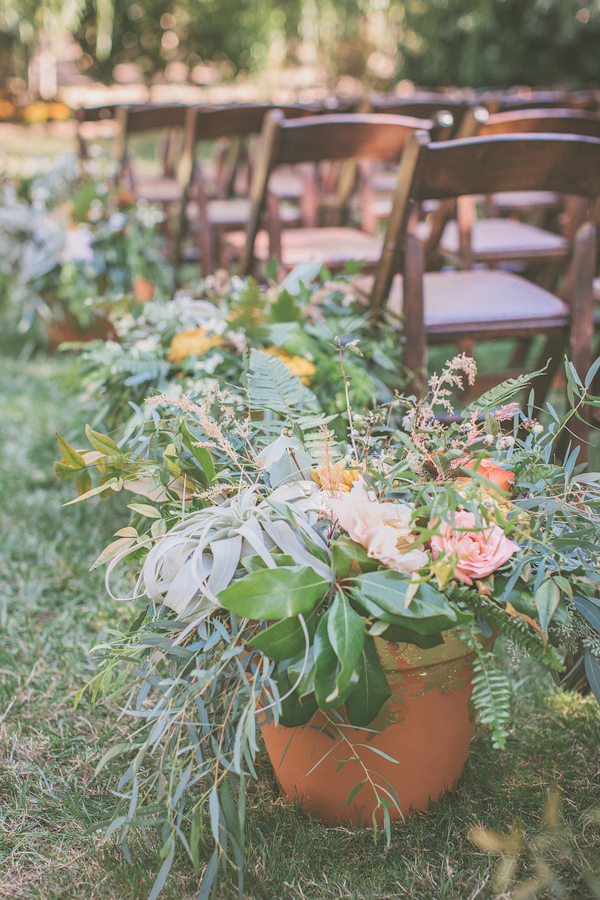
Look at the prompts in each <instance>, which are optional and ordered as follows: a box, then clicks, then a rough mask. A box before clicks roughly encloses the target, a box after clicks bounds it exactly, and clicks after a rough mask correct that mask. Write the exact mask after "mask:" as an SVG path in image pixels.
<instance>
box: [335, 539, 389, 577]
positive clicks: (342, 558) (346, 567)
mask: <svg viewBox="0 0 600 900" xmlns="http://www.w3.org/2000/svg"><path fill="white" fill-rule="evenodd" d="M331 565H332V568H334V569H335V574H336V576H337V577H338V578H353V577H355V576H357V575H362V574H363V573H364V572H375V571H376V570H377V569H379V568H380V566H381V563H380V562H378V560H376V559H371V557H370V556H369V555H368V553H367V551H366V550H365V548H364V547H362V546H361V545H360V544H357V543H356V541H353V540H351V539H350V538H349V537H346V536H345V535H342V536H341V537H338V538H336V540H335V541H334V542H333V544H332V545H331Z"/></svg>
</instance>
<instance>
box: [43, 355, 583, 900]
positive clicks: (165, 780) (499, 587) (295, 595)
mask: <svg viewBox="0 0 600 900" xmlns="http://www.w3.org/2000/svg"><path fill="white" fill-rule="evenodd" d="M338 350H339V356H340V365H341V372H342V375H341V377H342V378H344V353H345V351H344V349H343V348H342V347H341V346H339V347H338ZM599 365H600V360H599V361H598V363H597V364H595V366H594V367H593V371H591V372H590V373H589V375H588V377H587V379H586V385H590V384H591V381H592V379H593V376H594V373H595V371H596V370H597V368H598V367H599ZM566 371H567V380H568V384H569V392H570V396H571V397H572V398H573V406H572V408H571V409H569V411H568V413H567V414H566V415H564V416H563V417H560V416H559V415H558V414H557V413H556V412H555V411H554V409H553V408H551V407H549V410H548V412H547V413H545V414H544V415H545V416H546V419H547V422H549V424H546V425H545V426H542V425H541V424H540V423H539V421H538V420H537V419H536V418H535V417H534V409H533V405H532V403H533V401H532V399H531V398H530V402H529V405H528V407H527V408H526V409H522V408H521V407H520V406H519V404H518V402H517V398H518V397H521V396H523V392H524V389H525V388H526V386H527V383H528V382H527V379H526V378H525V377H523V378H520V379H516V380H512V381H509V382H506V383H504V384H503V385H500V386H499V387H497V388H495V389H493V390H492V391H490V392H488V393H487V394H484V395H483V396H482V397H480V399H479V400H478V401H476V402H475V403H473V404H472V405H471V406H469V407H467V408H466V409H465V410H464V411H463V412H462V414H461V416H458V417H456V416H455V417H454V419H453V417H452V416H448V414H449V413H450V412H451V409H452V408H451V405H450V396H451V392H452V391H453V390H455V389H457V388H458V387H460V385H461V381H462V378H463V377H467V378H468V379H469V381H470V382H471V383H472V382H473V379H474V376H475V366H474V363H473V361H472V360H470V359H468V358H466V357H464V356H461V357H457V358H455V359H454V360H452V361H451V362H450V363H449V364H448V365H447V367H446V368H445V369H444V371H443V372H442V374H441V375H440V376H436V377H434V378H433V379H432V380H431V382H430V389H429V393H428V394H427V396H426V397H425V398H424V399H422V400H418V399H416V398H414V397H412V398H402V397H399V396H398V397H396V398H395V399H394V401H393V402H392V403H390V404H388V405H387V406H384V407H381V408H378V409H376V410H374V411H372V412H370V413H364V414H361V413H360V412H356V411H354V410H352V409H351V408H350V404H349V408H348V411H347V417H348V441H347V442H339V441H336V440H335V439H334V438H333V437H332V433H333V432H332V430H331V423H330V419H328V418H327V417H325V416H324V415H323V414H322V413H321V412H320V410H319V408H318V405H317V403H316V400H315V396H314V394H313V393H312V392H311V390H310V389H309V388H308V387H307V386H306V385H303V384H302V383H301V381H300V379H298V378H296V377H294V376H292V375H291V374H290V372H289V370H288V369H287V368H286V367H285V365H284V364H283V362H282V361H281V360H280V359H277V358H274V357H271V356H269V355H268V354H265V353H261V352H259V351H252V352H251V354H249V356H248V358H247V360H246V370H245V373H244V378H243V392H242V393H243V400H242V401H240V399H239V397H240V391H236V395H235V396H230V395H228V394H226V393H223V392H221V391H219V390H211V391H208V392H207V393H205V394H204V395H203V396H200V395H199V396H197V397H194V398H193V399H190V398H188V397H181V398H179V399H178V400H175V401H173V400H169V399H168V398H162V399H161V398H158V399H155V400H153V401H152V402H151V416H150V417H149V418H148V417H146V418H145V420H143V421H141V422H140V424H139V426H137V427H135V428H130V429H129V431H128V432H127V434H126V435H124V437H123V439H122V440H121V441H120V442H119V443H118V444H117V443H116V442H115V441H113V440H112V439H111V438H109V437H107V436H106V435H102V434H100V433H98V432H95V431H92V430H91V429H89V428H88V429H87V434H88V438H89V440H90V442H91V445H92V449H88V450H85V451H83V450H81V451H80V450H76V449H74V448H73V447H71V446H70V445H69V444H67V443H66V442H65V441H64V440H63V439H62V438H60V439H59V442H60V446H61V450H62V454H63V456H62V459H61V460H60V462H58V463H57V464H56V470H57V474H58V476H59V477H60V478H70V477H76V478H77V487H78V492H79V497H78V498H77V500H75V501H72V502H77V501H81V500H86V499H88V498H90V497H93V496H95V495H100V496H101V497H107V496H111V495H112V494H113V493H114V492H118V491H121V490H126V491H130V492H131V493H132V494H133V495H134V498H133V501H132V502H131V503H130V510H131V512H132V518H131V521H130V524H129V525H127V526H126V527H124V528H122V529H120V531H119V532H118V533H117V535H116V540H115V541H114V542H113V543H112V544H111V545H110V546H109V547H107V548H106V549H105V550H104V551H103V553H102V554H101V555H100V557H99V559H98V560H97V562H96V565H100V564H106V566H107V585H108V589H109V591H110V592H111V594H112V596H113V597H114V599H116V600H118V599H127V600H129V601H130V602H132V603H134V604H135V610H136V613H135V621H134V622H133V624H132V625H131V627H130V629H129V631H128V632H127V633H125V634H121V633H114V634H113V635H112V637H111V639H110V640H107V641H105V642H104V643H103V644H102V645H100V646H99V647H98V648H97V649H96V654H97V660H98V666H99V672H98V675H97V676H96V678H94V680H93V681H92V682H91V684H90V685H88V690H91V691H92V693H93V695H94V696H98V695H106V694H110V695H111V696H112V697H113V698H116V699H118V700H119V702H120V703H121V704H122V709H123V715H124V717H125V718H126V719H127V718H129V719H130V720H131V722H132V729H131V733H130V734H129V735H128V736H127V737H126V739H125V740H124V741H122V742H120V743H118V744H116V745H115V746H113V747H112V748H111V749H110V750H109V752H108V753H107V754H106V756H105V757H104V758H103V760H102V762H101V764H100V767H99V768H102V766H104V765H108V764H110V765H114V764H115V760H117V759H118V761H119V764H121V765H122V766H123V774H122V777H121V778H120V781H119V782H118V788H117V791H116V794H117V797H118V798H119V799H118V809H117V811H116V814H115V818H114V821H113V823H112V825H111V827H110V829H109V830H110V832H111V833H116V834H117V835H118V838H119V841H120V842H121V844H122V845H123V847H124V848H125V849H127V842H128V836H129V832H130V830H131V829H132V828H133V827H134V824H135V823H139V822H143V823H145V825H148V824H151V823H154V824H155V825H156V827H157V829H158V831H159V833H160V836H161V840H162V853H161V856H162V860H163V862H162V865H161V868H160V871H159V874H158V878H157V881H156V883H155V886H154V889H153V891H152V895H151V896H152V898H155V897H156V896H158V893H159V892H160V890H161V888H162V885H163V884H164V882H165V880H166V878H167V876H168V872H169V870H170V868H171V866H172V864H173V860H174V859H175V850H176V846H177V845H181V846H182V847H183V848H184V849H185V852H186V853H188V854H189V856H190V858H191V860H192V862H193V864H194V866H195V867H196V870H197V873H198V875H199V876H200V875H201V876H202V887H201V896H203V897H207V896H209V894H210V892H211V890H212V889H213V888H214V886H215V884H216V878H217V872H218V871H219V870H220V869H221V867H222V865H225V864H226V863H229V864H230V865H231V866H232V867H233V868H234V869H235V870H236V871H237V875H238V878H239V881H240V891H241V883H242V873H243V823H244V817H245V785H246V781H247V779H248V778H254V777H256V768H255V761H256V757H257V754H258V753H259V752H260V746H261V745H260V726H261V724H262V723H264V722H266V721H268V720H269V719H273V720H274V721H275V722H276V723H281V724H283V725H300V724H302V723H306V722H309V721H310V719H311V717H312V716H313V714H314V713H315V711H316V710H321V711H322V712H323V713H324V715H325V716H326V719H327V723H328V727H329V728H331V730H332V731H333V732H334V733H335V732H336V730H337V731H339V729H341V728H343V727H344V725H345V724H347V723H351V724H352V725H354V726H358V727H361V728H365V729H368V726H369V723H370V722H372V720H373V719H374V718H375V716H376V715H377V712H378V710H379V709H380V708H381V706H382V704H383V703H384V702H385V701H386V699H387V698H388V696H389V687H388V684H387V681H386V676H385V674H384V672H383V669H382V667H381V665H380V663H379V659H378V655H377V650H376V639H377V640H378V641H380V640H383V641H393V642H403V643H408V644H411V645H414V646H416V647H417V648H423V649H427V648H431V647H435V646H436V645H438V644H440V643H441V642H442V640H443V637H444V635H445V634H447V633H448V632H452V634H453V635H455V636H458V637H459V638H460V640H461V641H463V642H464V643H465V644H466V646H467V647H468V648H469V651H470V652H471V653H472V655H473V657H474V663H473V672H474V674H473V694H472V698H473V701H474V704H475V707H476V709H477V711H478V713H479V716H480V718H481V719H482V720H483V722H485V723H487V724H488V725H489V727H490V731H491V740H492V742H493V744H494V746H496V747H500V748H501V747H504V746H505V745H506V742H507V740H510V736H509V724H510V722H509V690H508V684H507V680H506V676H505V674H504V673H503V671H502V670H501V669H500V668H499V667H498V666H497V664H496V662H495V659H494V656H493V653H492V651H491V650H490V649H489V648H490V641H489V637H490V634H496V635H504V636H505V637H506V638H508V639H509V640H510V641H511V643H512V645H513V649H514V652H515V653H516V652H522V653H524V654H527V655H529V656H530V657H533V658H534V659H535V660H538V661H539V663H540V664H542V665H544V666H546V667H550V669H551V670H552V671H553V672H554V674H555V677H556V679H557V680H558V681H560V680H561V679H563V680H564V681H565V683H566V684H571V683H572V682H573V680H574V679H575V680H576V679H577V678H579V679H580V678H581V676H582V674H583V672H584V670H585V672H586V673H587V677H588V679H589V683H590V684H591V687H592V689H593V690H594V691H595V693H596V695H597V696H598V697H600V663H599V658H600V640H599V638H598V632H599V631H600V602H599V600H598V585H599V583H600V575H599V572H598V549H599V543H600V541H599V532H600V519H599V516H598V512H599V493H598V479H599V477H600V476H598V475H592V474H588V473H586V472H585V469H584V467H583V466H578V465H577V462H576V459H577V450H576V449H574V450H571V449H569V450H568V451H567V455H566V458H565V461H564V464H561V465H559V464H557V463H555V462H554V458H553V452H554V450H553V448H554V447H555V446H556V444H557V441H561V439H562V437H563V435H565V434H566V433H567V430H568V422H569V418H570V417H571V416H573V415H577V416H579V415H582V414H583V410H584V408H585V407H586V406H588V407H589V406H590V405H591V406H592V407H593V406H595V407H598V405H600V398H595V397H591V396H589V392H588V390H587V387H584V385H583V384H582V383H581V381H580V380H579V378H578V377H577V376H576V375H575V374H574V370H573V369H572V368H571V367H570V366H569V365H567V367H566ZM440 412H442V413H445V414H446V418H445V421H450V424H441V422H440V418H441V417H440V416H439V415H438V414H439V413H440ZM455 419H456V421H455ZM94 473H95V474H94ZM92 476H94V477H92ZM123 567H124V569H123ZM117 569H119V570H120V571H121V576H120V578H121V581H120V582H119V583H123V578H125V576H126V573H127V572H130V573H132V577H133V581H131V582H126V583H130V584H131V587H130V588H129V589H128V592H125V591H124V590H121V592H120V593H121V594H123V593H124V594H125V596H124V597H122V596H119V595H117V594H116V593H115V590H116V589H115V587H114V584H115V583H116V582H115V573H116V570H117ZM482 637H485V638H486V641H483V640H482ZM565 654H566V655H567V657H568V659H569V660H570V663H569V667H568V669H566V668H565V665H564V663H563V662H562V659H563V656H564V655H565ZM373 783H374V785H375V782H373ZM374 790H375V792H376V793H377V790H378V789H377V787H376V786H374ZM376 799H377V803H378V804H379V805H380V806H381V807H382V812H383V818H384V819H385V817H386V815H387V814H388V812H389V806H390V803H393V797H392V799H391V800H390V798H389V796H388V797H387V799H386V797H385V796H384V793H383V792H381V793H379V794H378V795H377V798H376ZM388 825H389V822H388ZM386 830H388V832H389V828H388V829H386ZM210 834H212V838H213V840H214V851H213V852H212V855H211V856H210V858H208V857H206V856H205V855H204V850H203V848H204V847H205V837H206V836H207V835H210Z"/></svg>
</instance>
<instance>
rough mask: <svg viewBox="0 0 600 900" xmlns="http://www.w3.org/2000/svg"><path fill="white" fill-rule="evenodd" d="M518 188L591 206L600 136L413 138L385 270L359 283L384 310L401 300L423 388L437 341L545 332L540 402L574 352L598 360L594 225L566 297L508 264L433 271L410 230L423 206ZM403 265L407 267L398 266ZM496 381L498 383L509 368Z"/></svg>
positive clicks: (598, 188) (579, 244)
mask: <svg viewBox="0 0 600 900" xmlns="http://www.w3.org/2000/svg"><path fill="white" fill-rule="evenodd" d="M508 190H550V191H557V192H559V193H567V194H573V195H577V196H579V197H582V198H585V199H586V200H587V201H588V203H590V206H591V202H592V201H593V200H594V199H596V198H598V196H600V140H598V139H596V138H590V137H576V136H572V135H561V136H553V135H547V134H543V135H536V136H530V135H511V136H507V135H499V136H491V137H487V138H471V139H465V140H459V141H449V142H440V143H433V142H432V141H431V139H430V137H429V135H427V134H426V133H423V132H420V133H418V134H415V135H413V136H411V137H410V138H409V140H408V143H407V146H406V150H405V151H404V154H403V157H402V161H401V164H400V170H399V176H398V187H397V190H396V196H395V200H394V208H393V210H392V214H391V216H390V219H389V220H388V226H387V231H386V236H385V239H384V244H383V251H382V255H381V259H380V261H379V265H378V267H377V273H376V276H375V278H374V279H371V280H370V282H369V281H368V280H366V279H362V282H361V283H359V287H360V289H361V290H362V291H365V292H366V291H367V290H370V304H371V310H372V315H373V316H374V317H375V316H378V315H379V314H380V312H381V310H382V308H383V306H384V304H385V303H388V304H389V305H390V306H392V307H394V308H396V309H398V310H399V309H401V311H402V315H403V319H404V340H405V353H406V365H407V367H408V369H409V370H410V372H411V373H412V379H413V384H412V388H413V389H414V390H417V391H418V392H422V391H423V390H424V384H425V382H426V372H427V345H428V343H454V344H460V343H461V342H462V341H463V340H464V338H465V337H467V338H469V339H471V340H473V341H488V340H496V339H505V338H517V339H521V338H531V337H537V336H538V335H543V336H544V337H545V342H544V346H543V348H542V351H541V353H540V355H539V363H540V364H541V365H544V364H545V363H546V362H547V361H548V360H550V362H549V364H548V366H547V369H546V372H545V374H544V376H543V377H541V378H539V379H538V382H537V385H536V393H537V401H538V403H540V402H542V400H543V398H544V397H545V395H546V392H547V391H548V389H549V386H550V384H551V382H552V379H553V377H554V375H555V373H556V371H557V369H558V367H559V366H560V364H561V360H562V357H563V354H564V352H565V351H567V352H568V353H569V355H570V358H571V360H572V361H573V363H574V365H575V367H576V368H577V370H578V372H580V373H585V371H586V370H587V368H588V367H589V365H590V362H591V348H592V334H593V301H592V279H593V274H594V267H595V229H594V228H593V226H591V225H590V224H586V225H584V226H582V228H581V229H580V231H579V232H578V235H577V237H576V239H575V242H574V246H573V250H572V254H571V258H570V266H569V272H568V278H567V281H566V287H565V291H564V295H563V296H562V297H558V296H556V295H555V294H552V293H550V292H549V291H546V290H544V289H543V288H541V287H539V286H538V285H535V284H533V283H531V282H530V281H527V280H526V279H524V278H521V277H519V276H517V275H514V274H512V273H508V272H504V271H499V270H491V271H462V272H430V273H424V253H423V246H422V244H421V242H420V241H419V240H418V239H417V238H416V237H415V236H414V235H412V234H409V233H408V232H407V223H408V221H409V217H410V212H411V209H412V208H413V206H414V205H416V204H419V203H422V202H424V201H426V200H431V199H436V198H439V199H442V200H445V199H451V198H455V197H460V196H461V195H471V194H490V193H494V192H499V191H508ZM399 270H400V271H401V273H402V275H395V273H397V272H398V271H399ZM514 374H515V373H512V372H508V373H503V376H502V377H508V376H510V375H514ZM486 380H487V382H488V384H492V383H494V382H497V381H498V380H500V376H492V377H490V378H488V379H486ZM482 384H483V386H484V387H485V382H484V381H480V386H481V385H482ZM583 433H584V431H583V430H582V435H583Z"/></svg>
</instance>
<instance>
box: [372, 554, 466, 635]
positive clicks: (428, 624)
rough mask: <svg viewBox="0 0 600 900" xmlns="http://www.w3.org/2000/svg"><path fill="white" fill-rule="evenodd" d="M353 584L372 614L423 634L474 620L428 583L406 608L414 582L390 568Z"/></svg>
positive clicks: (421, 585) (420, 586)
mask: <svg viewBox="0 0 600 900" xmlns="http://www.w3.org/2000/svg"><path fill="white" fill-rule="evenodd" d="M354 584H355V585H356V587H357V588H358V590H359V592H360V593H357V594H355V597H356V599H357V600H358V602H359V603H360V604H361V605H362V606H364V608H365V609H367V611H368V612H369V613H370V614H371V615H375V616H376V617H378V618H381V619H383V620H384V621H385V622H392V623H394V624H396V625H404V626H405V627H407V628H410V629H412V630H413V631H417V632H419V633H421V634H433V633H435V632H440V631H445V630H446V629H448V628H453V627H454V626H455V625H457V624H459V623H461V622H463V621H469V620H470V618H471V617H470V616H469V615H468V614H465V613H462V612H459V611H458V610H457V609H456V608H455V607H454V606H453V605H452V604H451V603H450V602H449V600H448V599H447V598H446V596H445V595H444V594H442V593H441V592H440V591H438V590H436V589H435V588H434V587H432V585H430V584H429V583H428V582H424V583H423V584H420V585H419V588H418V590H417V592H416V594H415V595H414V597H413V598H412V600H411V601H410V605H409V606H408V607H407V606H406V591H407V589H408V587H409V585H410V584H411V582H410V581H409V580H408V579H405V578H402V577H401V576H400V575H398V574H397V573H396V572H392V571H390V570H389V569H385V570H383V571H380V572H371V573H368V574H366V575H359V577H358V578H355V579H354ZM365 601H366V602H365Z"/></svg>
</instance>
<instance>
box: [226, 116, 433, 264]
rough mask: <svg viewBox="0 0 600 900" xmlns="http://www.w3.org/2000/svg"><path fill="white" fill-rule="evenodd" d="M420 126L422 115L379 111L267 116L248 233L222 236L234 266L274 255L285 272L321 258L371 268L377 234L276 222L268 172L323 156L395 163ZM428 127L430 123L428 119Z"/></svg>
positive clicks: (378, 251) (376, 254) (377, 247)
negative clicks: (264, 219) (265, 220)
mask: <svg viewBox="0 0 600 900" xmlns="http://www.w3.org/2000/svg"><path fill="white" fill-rule="evenodd" d="M423 125H424V122H423V120H421V119H411V118H408V117H402V116H387V115H381V114H350V113H349V114H340V115H323V116H314V117H310V118H306V119H297V120H293V121H287V120H285V119H284V118H283V115H282V114H281V113H280V112H277V111H274V112H272V113H270V114H269V116H268V117H267V119H266V120H265V126H264V128H263V132H262V135H261V152H260V156H258V157H257V163H256V169H255V173H254V179H253V181H252V187H251V193H250V197H251V202H252V208H251V213H250V220H249V223H248V227H247V229H246V232H245V233H244V232H233V233H231V234H229V235H228V236H227V238H226V246H227V248H228V250H229V252H230V254H231V257H232V258H236V257H237V258H238V259H239V266H238V271H239V273H240V274H241V275H246V274H248V272H250V271H251V269H252V266H253V264H254V262H255V260H256V261H257V262H259V263H262V264H264V263H266V262H268V261H269V260H270V259H272V258H275V259H277V260H278V262H279V265H280V269H281V270H282V271H283V272H286V271H289V270H290V269H292V268H293V267H294V266H296V265H298V264H299V263H302V262H308V261H321V262H322V263H323V264H324V265H326V266H328V267H329V268H330V269H332V270H340V269H343V268H344V267H345V266H346V264H347V263H349V262H351V261H357V262H360V263H362V264H363V266H364V267H365V268H366V269H372V268H373V267H374V266H375V265H376V264H377V261H378V259H379V256H380V254H381V239H380V238H376V237H373V236H372V235H369V234H366V233H365V232H363V231H360V230H359V229H355V228H343V227H324V228H286V229H281V227H280V223H279V222H278V221H277V213H276V208H275V204H274V203H273V202H271V201H270V199H269V195H268V190H269V184H270V176H271V173H272V172H273V171H274V170H275V168H276V167H277V166H280V165H297V164H299V163H305V162H311V163H317V162H320V161H322V160H347V159H358V160H361V159H368V160H381V161H383V162H389V163H394V162H397V160H398V159H399V157H400V154H401V152H402V149H403V147H404V144H405V143H406V139H407V138H408V136H409V135H410V134H412V133H413V132H414V131H416V130H418V129H422V128H423ZM426 125H428V126H429V128H430V129H431V128H432V127H433V123H431V122H427V123H426ZM265 206H268V213H269V216H268V228H267V229H264V230H262V231H259V228H260V224H261V216H262V212H263V210H264V208H265Z"/></svg>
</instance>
